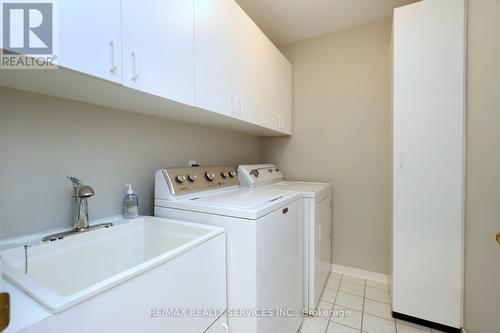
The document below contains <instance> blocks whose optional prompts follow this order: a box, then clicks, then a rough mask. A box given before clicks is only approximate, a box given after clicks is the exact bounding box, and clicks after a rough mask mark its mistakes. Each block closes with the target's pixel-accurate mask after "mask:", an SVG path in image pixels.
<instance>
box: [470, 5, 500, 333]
mask: <svg viewBox="0 0 500 333" xmlns="http://www.w3.org/2000/svg"><path fill="white" fill-rule="evenodd" d="M499 33H500V0H469V36H468V38H469V41H468V44H469V53H468V57H469V59H468V110H467V113H468V119H467V132H468V133H467V181H466V221H465V236H466V237H465V327H466V329H467V333H499V332H500V246H498V245H497V244H496V242H495V234H496V233H497V232H499V231H500V39H499Z"/></svg>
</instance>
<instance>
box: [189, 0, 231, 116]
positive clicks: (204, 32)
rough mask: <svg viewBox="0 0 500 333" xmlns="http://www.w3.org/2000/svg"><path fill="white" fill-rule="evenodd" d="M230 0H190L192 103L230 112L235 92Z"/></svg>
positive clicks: (208, 108) (220, 111) (207, 108)
mask: <svg viewBox="0 0 500 333" xmlns="http://www.w3.org/2000/svg"><path fill="white" fill-rule="evenodd" d="M235 9H236V4H235V2H234V1H233V0H194V41H195V46H194V59H195V66H194V67H195V105H196V106H198V107H200V108H203V109H206V110H210V111H214V112H219V113H224V114H231V113H232V112H233V110H234V103H235V100H234V98H235V97H234V95H235V80H234V72H235V58H234V56H235V54H234V47H235V46H234V41H235V20H234V15H235Z"/></svg>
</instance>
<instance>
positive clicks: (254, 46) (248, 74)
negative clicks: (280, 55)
mask: <svg viewBox="0 0 500 333" xmlns="http://www.w3.org/2000/svg"><path fill="white" fill-rule="evenodd" d="M265 39H266V37H265V35H264V34H263V33H262V32H261V31H260V29H259V27H258V26H257V25H256V24H255V23H254V22H253V21H252V19H251V18H250V17H249V16H248V15H247V14H246V13H245V11H243V9H241V8H240V7H239V6H237V8H236V50H235V54H236V91H237V93H236V95H237V96H238V100H237V101H236V116H238V117H240V118H241V119H244V120H246V121H249V122H252V123H255V124H259V125H264V124H265V122H266V121H265V113H264V110H265V94H266V91H265V86H266V84H267V82H266V80H265V77H266V73H265V72H264V66H263V64H264V61H265V60H264V57H263V56H264V46H265Z"/></svg>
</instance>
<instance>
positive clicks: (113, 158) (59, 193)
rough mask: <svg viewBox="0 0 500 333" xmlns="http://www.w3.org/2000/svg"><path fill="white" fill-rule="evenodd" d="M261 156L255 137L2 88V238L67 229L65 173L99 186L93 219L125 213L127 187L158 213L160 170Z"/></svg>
mask: <svg viewBox="0 0 500 333" xmlns="http://www.w3.org/2000/svg"><path fill="white" fill-rule="evenodd" d="M259 156H260V143H259V139H257V138H255V137H250V136H245V135H240V134H235V133H230V132H224V131H220V130H215V129H211V128H207V127H200V126H193V125H187V124H183V123H178V122H174V121H169V120H165V119H161V118H154V117H149V116H145V115H140V114H135V113H130V112H124V111H118V110H112V109H106V108H101V107H97V106H93V105H89V104H84V103H79V102H72V101H67V100H62V99H56V98H52V97H46V96H42V95H35V94H30V93H25V92H21V91H16V90H11V89H6V88H0V193H2V195H1V196H0V228H1V229H0V231H1V232H2V234H1V238H10V237H13V236H17V235H22V234H28V233H33V232H37V231H44V230H48V229H51V228H56V227H62V226H69V225H70V224H71V209H72V206H71V194H72V189H71V184H70V182H69V181H68V180H67V179H66V178H65V177H66V176H67V175H72V176H76V177H78V178H81V179H82V180H83V181H85V182H87V183H88V184H89V185H92V186H93V187H94V189H95V191H96V195H95V197H94V198H92V199H90V217H91V219H96V218H103V217H108V216H112V215H117V214H121V205H122V198H123V195H124V194H125V190H126V188H125V185H124V184H125V183H128V182H132V183H133V184H134V189H135V190H136V191H137V193H138V195H139V201H140V207H141V213H142V214H152V213H153V195H154V172H155V171H156V170H157V169H159V168H162V167H176V166H184V165H187V163H188V160H189V159H197V160H198V161H199V162H200V163H202V164H204V165H216V164H227V165H234V166H236V165H238V164H240V163H256V162H259Z"/></svg>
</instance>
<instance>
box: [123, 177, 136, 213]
mask: <svg viewBox="0 0 500 333" xmlns="http://www.w3.org/2000/svg"><path fill="white" fill-rule="evenodd" d="M126 186H128V190H127V194H126V195H125V197H124V198H123V217H124V218H126V219H136V218H138V217H139V198H138V197H137V195H135V194H134V190H132V184H126Z"/></svg>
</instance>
